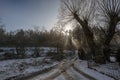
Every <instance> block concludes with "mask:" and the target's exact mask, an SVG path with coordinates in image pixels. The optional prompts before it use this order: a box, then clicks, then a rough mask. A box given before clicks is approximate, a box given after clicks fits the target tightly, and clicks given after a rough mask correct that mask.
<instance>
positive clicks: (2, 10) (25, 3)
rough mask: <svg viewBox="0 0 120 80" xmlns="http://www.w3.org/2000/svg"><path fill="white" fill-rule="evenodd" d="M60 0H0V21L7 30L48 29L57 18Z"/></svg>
mask: <svg viewBox="0 0 120 80" xmlns="http://www.w3.org/2000/svg"><path fill="white" fill-rule="evenodd" d="M59 6H60V0H0V22H1V23H2V24H4V25H5V29H6V30H7V31H11V30H12V31H14V30H17V29H25V30H28V29H34V26H39V27H40V28H42V27H43V26H44V27H45V28H46V29H47V30H50V29H51V28H52V27H53V26H54V24H55V23H56V22H57V20H58V14H59Z"/></svg>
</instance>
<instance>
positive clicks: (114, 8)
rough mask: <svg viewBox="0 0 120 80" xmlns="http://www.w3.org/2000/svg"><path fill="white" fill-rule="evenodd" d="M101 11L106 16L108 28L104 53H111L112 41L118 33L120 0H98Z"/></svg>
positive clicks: (102, 15)
mask: <svg viewBox="0 0 120 80" xmlns="http://www.w3.org/2000/svg"><path fill="white" fill-rule="evenodd" d="M98 5H99V9H98V10H99V12H100V14H101V17H103V18H104V21H105V24H106V25H105V26H104V28H106V31H104V32H105V40H104V42H103V46H104V53H105V55H106V54H109V47H110V43H111V41H112V39H113V37H114V34H115V33H116V29H117V26H118V25H119V21H120V0H98Z"/></svg>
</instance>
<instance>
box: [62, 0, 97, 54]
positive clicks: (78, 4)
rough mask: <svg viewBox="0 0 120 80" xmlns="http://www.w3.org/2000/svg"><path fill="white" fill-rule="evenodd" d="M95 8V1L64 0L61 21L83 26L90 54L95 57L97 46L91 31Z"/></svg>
mask: <svg viewBox="0 0 120 80" xmlns="http://www.w3.org/2000/svg"><path fill="white" fill-rule="evenodd" d="M94 6H95V4H94V0H89V1H88V0H62V4H61V9H62V10H61V18H60V20H62V22H65V23H66V22H70V21H72V20H75V21H77V22H78V23H79V24H80V25H81V27H82V29H83V32H84V34H85V37H86V40H87V43H88V45H89V48H90V53H91V54H92V55H94V56H95V55H96V52H95V50H96V49H95V48H96V44H95V42H94V36H93V32H92V31H91V29H90V25H91V23H90V22H91V20H93V18H94Z"/></svg>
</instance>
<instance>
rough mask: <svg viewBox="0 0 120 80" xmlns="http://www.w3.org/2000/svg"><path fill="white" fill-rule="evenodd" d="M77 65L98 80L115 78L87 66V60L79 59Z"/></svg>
mask: <svg viewBox="0 0 120 80" xmlns="http://www.w3.org/2000/svg"><path fill="white" fill-rule="evenodd" d="M75 66H76V67H77V68H78V69H80V70H81V71H82V72H84V73H85V74H87V75H90V76H91V77H94V78H95V79H96V80H114V79H113V78H111V77H108V76H106V75H103V74H101V73H99V72H97V71H95V70H92V69H89V68H88V67H87V61H80V60H77V61H76V63H75Z"/></svg>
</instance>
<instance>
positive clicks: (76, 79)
mask: <svg viewBox="0 0 120 80" xmlns="http://www.w3.org/2000/svg"><path fill="white" fill-rule="evenodd" d="M67 73H68V74H69V75H70V76H72V78H73V79H74V80H89V79H87V78H86V77H84V76H83V75H81V74H80V73H78V72H76V71H75V70H74V69H73V68H72V67H71V68H70V69H68V70H67Z"/></svg>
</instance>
